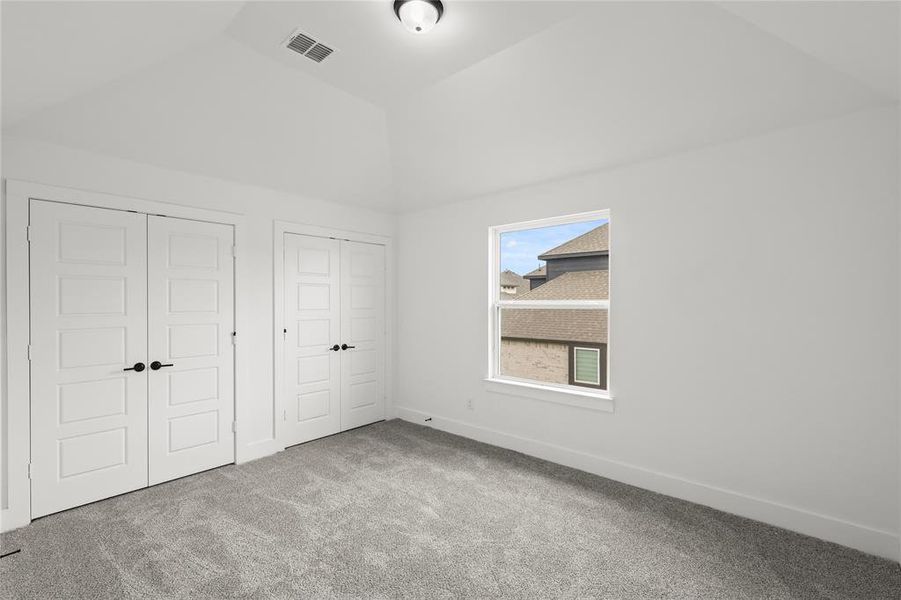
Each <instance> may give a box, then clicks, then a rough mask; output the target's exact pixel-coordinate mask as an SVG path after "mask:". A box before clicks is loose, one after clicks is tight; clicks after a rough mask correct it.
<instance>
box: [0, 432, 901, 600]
mask: <svg viewBox="0 0 901 600" xmlns="http://www.w3.org/2000/svg"><path fill="white" fill-rule="evenodd" d="M0 542H2V551H3V552H8V551H10V550H14V549H16V548H21V549H22V551H21V552H20V553H18V554H14V555H12V556H8V557H6V558H3V559H2V560H0V577H2V579H0V593H2V595H3V597H4V598H42V599H50V598H61V599H62V598H64V599H67V600H70V599H76V598H292V599H296V598H361V597H366V598H401V597H404V598H429V599H431V598H610V599H617V600H630V599H642V600H644V599H647V598H666V599H681V598H686V599H687V598H699V599H705V600H708V599H710V600H712V599H717V598H723V599H729V600H741V599H745V598H747V599H753V600H762V599H789V598H791V599H794V598H799V599H801V598H803V599H805V600H807V599H813V598H826V599H830V600H834V599H853V598H866V599H874V600H875V599H878V600H889V599H893V600H894V599H898V598H901V569H899V567H898V566H897V565H896V564H893V563H891V562H889V561H884V560H880V559H877V558H874V557H871V556H867V555H864V554H861V553H859V552H855V551H853V550H849V549H846V548H842V547H839V546H836V545H834V544H829V543H826V542H822V541H818V540H815V539H812V538H808V537H805V536H801V535H797V534H793V533H789V532H787V531H784V530H780V529H777V528H774V527H770V526H766V525H762V524H760V523H755V522H752V521H749V520H746V519H742V518H739V517H734V516H730V515H727V514H724V513H721V512H718V511H715V510H712V509H709V508H704V507H702V506H698V505H694V504H690V503H687V502H683V501H680V500H675V499H672V498H667V497H665V496H661V495H658V494H654V493H651V492H647V491H644V490H640V489H637V488H634V487H630V486H627V485H623V484H620V483H616V482H613V481H610V480H607V479H602V478H599V477H595V476H592V475H588V474H586V473H582V472H579V471H574V470H572V469H568V468H565V467H561V466H558V465H554V464H551V463H547V462H543V461H540V460H537V459H532V458H529V457H526V456H523V455H521V454H517V453H514V452H509V451H506V450H501V449H498V448H494V447H491V446H486V445H483V444H479V443H476V442H472V441H469V440H466V439H463V438H460V437H456V436H452V435H449V434H445V433H441V432H438V431H435V430H432V429H428V428H424V427H420V426H418V425H412V424H409V423H404V422H401V421H390V422H387V423H379V424H376V425H372V426H369V427H365V428H362V429H358V430H355V431H351V432H348V433H344V434H341V435H338V436H334V437H331V438H326V439H323V440H318V441H316V442H311V443H309V444H305V445H302V446H297V447H294V448H290V449H288V450H286V451H285V452H282V453H279V454H278V455H276V456H272V457H269V458H265V459H262V460H258V461H256V462H252V463H249V464H246V465H242V466H237V467H236V466H229V467H223V468H221V469H216V470H213V471H208V472H206V473H202V474H199V475H194V476H191V477H187V478H184V479H180V480H178V481H173V482H170V483H167V484H163V485H159V486H156V487H153V488H149V489H146V490H141V491H139V492H135V493H132V494H126V495H124V496H119V497H117V498H112V499H109V500H104V501H102V502H97V503H95V504H91V505H88V506H84V507H81V508H76V509H73V510H70V511H67V512H64V513H60V514H57V515H52V516H49V517H46V518H44V519H39V520H37V521H35V522H34V523H32V525H31V526H29V527H27V528H25V529H22V530H19V531H16V532H11V533H9V534H6V535H4V536H3V537H2V539H0Z"/></svg>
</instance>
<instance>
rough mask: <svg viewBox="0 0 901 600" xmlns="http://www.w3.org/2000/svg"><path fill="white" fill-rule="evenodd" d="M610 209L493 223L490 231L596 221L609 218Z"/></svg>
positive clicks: (503, 231) (501, 231)
mask: <svg viewBox="0 0 901 600" xmlns="http://www.w3.org/2000/svg"><path fill="white" fill-rule="evenodd" d="M609 218H610V210H609V209H604V210H592V211H588V212H583V213H576V214H572V215H562V216H560V217H546V218H544V219H533V220H531V221H520V222H519V223H507V224H505V225H493V226H492V227H491V231H492V232H493V233H495V234H497V233H509V232H511V231H522V230H523V229H535V228H538V227H553V226H554V225H569V224H570V223H581V222H582V221H598V220H600V219H609Z"/></svg>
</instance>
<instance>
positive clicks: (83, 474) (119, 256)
mask: <svg viewBox="0 0 901 600" xmlns="http://www.w3.org/2000/svg"><path fill="white" fill-rule="evenodd" d="M146 228H147V217H146V216H145V215H141V214H136V213H129V212H122V211H116V210H107V209H102V208H91V207H85V206H73V205H70V204H59V203H55V202H45V201H40V200H32V201H31V206H30V227H29V239H30V250H31V262H30V277H31V289H30V293H31V346H30V349H29V350H30V356H31V461H32V464H31V490H32V496H31V511H32V512H31V514H32V517H40V516H43V515H46V514H49V513H53V512H57V511H60V510H64V509H67V508H71V507H73V506H78V505H80V504H86V503H88V502H93V501H95V500H99V499H101V498H107V497H109V496H115V495H117V494H121V493H123V492H128V491H130V490H134V489H137V488H140V487H144V486H146V485H147V375H148V371H147V370H146V369H142V368H141V367H142V366H143V365H142V364H146V362H147V263H146V260H147V245H146ZM11 317H12V318H21V315H18V316H16V315H11ZM129 369H130V370H129Z"/></svg>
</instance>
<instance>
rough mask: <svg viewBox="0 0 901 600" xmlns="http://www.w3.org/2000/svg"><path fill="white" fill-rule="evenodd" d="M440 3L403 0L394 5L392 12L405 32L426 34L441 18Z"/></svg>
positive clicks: (426, 0)
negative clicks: (405, 29) (402, 25)
mask: <svg viewBox="0 0 901 600" xmlns="http://www.w3.org/2000/svg"><path fill="white" fill-rule="evenodd" d="M443 8H444V7H443V6H442V5H441V2H438V1H436V0H431V1H430V0H405V1H399V2H395V3H394V12H395V13H397V17H398V18H399V19H400V22H401V23H403V24H404V27H406V28H407V31H410V32H411V33H428V32H429V31H430V30H431V29H432V28H433V27H434V26H435V24H436V23H437V22H438V19H440V18H441V13H442V12H443Z"/></svg>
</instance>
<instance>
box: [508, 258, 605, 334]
mask: <svg viewBox="0 0 901 600" xmlns="http://www.w3.org/2000/svg"><path fill="white" fill-rule="evenodd" d="M609 275H610V272H609V271H570V272H568V273H564V274H563V275H560V276H559V277H555V278H554V279H551V280H550V281H548V282H547V283H545V284H543V285H541V286H539V287H537V288H535V289H534V290H532V291H530V292H528V293H527V294H522V295H519V294H517V295H516V300H606V299H607V298H609V296H610V295H609V291H610V279H609ZM501 337H505V338H521V339H530V340H548V341H551V340H553V341H558V342H583V343H585V342H588V343H595V344H606V343H607V311H606V310H605V309H594V310H592V309H577V308H574V309H569V308H566V309H545V308H505V309H503V311H502V313H501Z"/></svg>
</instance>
